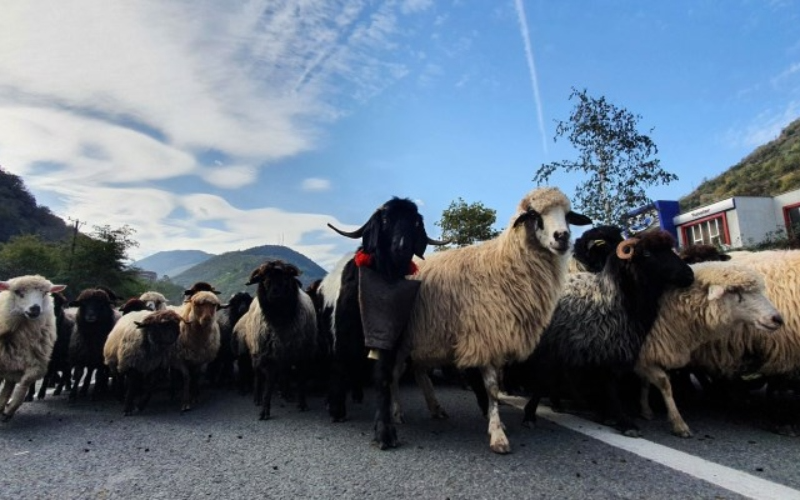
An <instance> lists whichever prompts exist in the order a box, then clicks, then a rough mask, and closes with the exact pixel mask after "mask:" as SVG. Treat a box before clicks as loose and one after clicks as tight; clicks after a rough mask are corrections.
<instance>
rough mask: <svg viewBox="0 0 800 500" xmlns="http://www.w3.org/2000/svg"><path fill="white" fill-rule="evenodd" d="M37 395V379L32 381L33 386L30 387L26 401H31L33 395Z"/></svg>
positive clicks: (43, 385)
mask: <svg viewBox="0 0 800 500" xmlns="http://www.w3.org/2000/svg"><path fill="white" fill-rule="evenodd" d="M42 387H47V385H45V384H42ZM35 395H36V381H34V382H32V383H31V386H30V387H28V393H27V394H25V401H26V402H30V401H33V397H34V396H35Z"/></svg>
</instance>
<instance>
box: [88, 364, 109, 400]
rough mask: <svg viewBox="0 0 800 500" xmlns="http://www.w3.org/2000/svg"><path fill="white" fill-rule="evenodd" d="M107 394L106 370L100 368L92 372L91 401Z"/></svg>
mask: <svg viewBox="0 0 800 500" xmlns="http://www.w3.org/2000/svg"><path fill="white" fill-rule="evenodd" d="M107 392H108V368H106V367H105V366H100V367H98V368H96V369H95V372H94V389H92V400H97V399H100V398H101V397H102V396H104V395H105V394H106V393H107Z"/></svg>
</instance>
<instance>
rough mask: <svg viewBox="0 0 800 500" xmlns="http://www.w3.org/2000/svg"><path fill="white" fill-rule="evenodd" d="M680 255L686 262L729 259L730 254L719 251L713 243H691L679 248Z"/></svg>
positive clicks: (696, 262)
mask: <svg viewBox="0 0 800 500" xmlns="http://www.w3.org/2000/svg"><path fill="white" fill-rule="evenodd" d="M680 256H681V259H683V261H684V262H686V263H687V264H698V263H700V262H713V261H722V262H724V261H727V260H731V256H730V255H728V254H725V253H722V252H720V251H719V248H717V247H715V246H714V245H692V246H690V247H686V248H684V249H683V250H681V253H680Z"/></svg>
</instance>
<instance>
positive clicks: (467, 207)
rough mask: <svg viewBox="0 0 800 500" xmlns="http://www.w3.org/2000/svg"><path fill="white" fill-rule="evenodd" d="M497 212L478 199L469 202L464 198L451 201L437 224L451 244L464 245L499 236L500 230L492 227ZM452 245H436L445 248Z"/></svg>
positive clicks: (438, 248) (443, 236) (441, 248)
mask: <svg viewBox="0 0 800 500" xmlns="http://www.w3.org/2000/svg"><path fill="white" fill-rule="evenodd" d="M496 219H497V212H496V211H495V210H493V209H491V208H487V207H485V206H484V205H483V203H481V202H479V201H477V202H474V203H470V204H467V202H465V201H464V200H463V199H462V198H458V200H456V201H452V202H450V206H449V207H447V208H446V209H445V210H444V212H442V218H441V219H440V220H439V221H438V222H436V223H435V224H436V225H437V226H439V227H440V228H442V238H443V239H448V240H450V241H451V245H455V246H456V247H464V246H467V245H471V244H473V243H476V242H478V241H486V240H489V239H492V238H494V237H495V236H497V234H498V233H499V231H497V230H495V229H493V228H492V224H494V222H495V220H496ZM451 245H447V246H440V247H436V250H437V251H438V250H445V249H446V248H448V247H451Z"/></svg>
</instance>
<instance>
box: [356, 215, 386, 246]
mask: <svg viewBox="0 0 800 500" xmlns="http://www.w3.org/2000/svg"><path fill="white" fill-rule="evenodd" d="M383 212H384V211H383V209H381V208H379V209H378V210H376V211H375V213H374V214H372V217H370V218H369V220H368V221H367V223H366V224H364V232H363V233H362V235H361V246H362V247H363V248H364V252H366V253H370V254H371V253H375V250H377V249H378V241H379V239H380V235H381V225H382V224H381V219H382V218H383Z"/></svg>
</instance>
